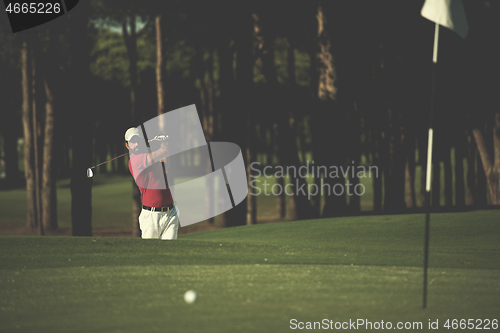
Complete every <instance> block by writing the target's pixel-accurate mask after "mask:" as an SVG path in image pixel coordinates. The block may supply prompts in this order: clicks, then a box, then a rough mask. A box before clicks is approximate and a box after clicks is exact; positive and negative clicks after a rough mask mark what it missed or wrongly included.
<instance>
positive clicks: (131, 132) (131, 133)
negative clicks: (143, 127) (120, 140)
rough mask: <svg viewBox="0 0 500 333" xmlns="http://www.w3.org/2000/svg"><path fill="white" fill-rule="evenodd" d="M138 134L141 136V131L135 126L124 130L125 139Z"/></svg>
mask: <svg viewBox="0 0 500 333" xmlns="http://www.w3.org/2000/svg"><path fill="white" fill-rule="evenodd" d="M136 135H137V136H138V137H140V138H142V133H141V131H140V130H139V129H138V128H136V127H130V128H129V129H128V130H127V131H126V132H125V141H130V139H132V137H133V136H136Z"/></svg>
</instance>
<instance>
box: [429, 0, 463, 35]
mask: <svg viewBox="0 0 500 333" xmlns="http://www.w3.org/2000/svg"><path fill="white" fill-rule="evenodd" d="M421 14H422V16H423V17H425V18H426V19H428V20H431V21H432V22H435V23H438V24H440V25H442V26H443V27H447V28H449V29H451V30H453V31H455V32H456V33H457V34H458V35H459V36H460V37H462V38H465V37H466V36H467V33H468V32H469V25H468V24H467V17H466V16H465V11H464V6H463V4H462V0H425V3H424V6H423V7H422V12H421Z"/></svg>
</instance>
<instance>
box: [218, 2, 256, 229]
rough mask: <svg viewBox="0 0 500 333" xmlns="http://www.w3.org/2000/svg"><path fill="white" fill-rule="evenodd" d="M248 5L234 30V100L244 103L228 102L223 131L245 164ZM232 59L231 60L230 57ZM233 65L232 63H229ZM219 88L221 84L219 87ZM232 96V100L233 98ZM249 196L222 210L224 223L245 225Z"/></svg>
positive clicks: (250, 53) (248, 97) (250, 33)
mask: <svg viewBox="0 0 500 333" xmlns="http://www.w3.org/2000/svg"><path fill="white" fill-rule="evenodd" d="M250 6H251V4H250V3H246V2H244V3H243V5H242V6H241V7H240V9H239V10H240V11H239V15H240V16H239V17H240V21H239V23H238V25H237V27H235V30H236V40H235V47H236V91H235V96H236V101H246V102H244V103H231V105H232V108H231V109H228V110H227V112H226V113H225V114H224V117H225V119H224V122H225V126H224V133H225V135H227V139H228V140H229V141H230V142H234V143H236V144H237V145H239V146H240V148H241V152H242V155H243V158H244V160H245V164H246V165H248V163H249V162H250V161H248V159H247V154H246V150H247V137H246V134H247V126H248V116H249V113H250V112H251V109H250V105H249V103H248V102H249V101H250V100H251V99H252V98H251V96H252V95H251V90H252V89H253V64H254V59H253V20H252V12H251V7H250ZM230 60H232V59H230ZM231 64H232V63H231ZM221 88H222V87H221ZM232 100H233V99H231V101H232ZM247 201H248V196H247V197H246V198H245V199H244V200H243V201H242V202H241V203H239V204H238V205H236V207H234V208H233V209H231V210H229V211H227V212H225V213H224V215H225V224H226V226H228V227H229V226H238V225H245V224H246V217H247Z"/></svg>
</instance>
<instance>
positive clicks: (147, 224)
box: [139, 205, 179, 239]
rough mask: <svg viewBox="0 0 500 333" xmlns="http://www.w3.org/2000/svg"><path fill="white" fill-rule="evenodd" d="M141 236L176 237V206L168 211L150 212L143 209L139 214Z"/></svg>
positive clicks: (177, 220) (177, 225) (177, 219)
mask: <svg viewBox="0 0 500 333" xmlns="http://www.w3.org/2000/svg"><path fill="white" fill-rule="evenodd" d="M139 226H140V227H141V232H142V238H156V239H177V229H179V215H178V214H177V206H175V205H174V208H172V209H171V210H169V211H168V212H151V211H149V210H145V209H143V210H142V211H141V214H140V215H139Z"/></svg>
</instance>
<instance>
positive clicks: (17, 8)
mask: <svg viewBox="0 0 500 333" xmlns="http://www.w3.org/2000/svg"><path fill="white" fill-rule="evenodd" d="M5 11H6V12H8V13H14V14H28V13H30V14H59V13H60V12H61V4H60V3H59V2H56V3H50V2H47V3H43V2H30V3H14V4H12V3H9V5H8V6H7V8H5Z"/></svg>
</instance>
